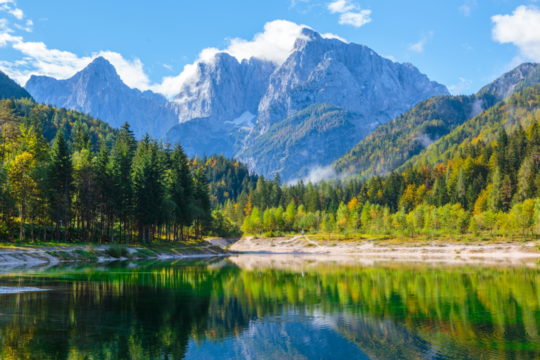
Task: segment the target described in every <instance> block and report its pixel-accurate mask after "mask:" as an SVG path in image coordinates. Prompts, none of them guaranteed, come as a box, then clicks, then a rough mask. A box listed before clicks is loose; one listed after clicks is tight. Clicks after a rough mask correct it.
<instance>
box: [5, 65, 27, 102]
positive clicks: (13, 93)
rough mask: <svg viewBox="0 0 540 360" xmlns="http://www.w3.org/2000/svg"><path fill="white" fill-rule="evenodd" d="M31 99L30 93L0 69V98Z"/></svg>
mask: <svg viewBox="0 0 540 360" xmlns="http://www.w3.org/2000/svg"><path fill="white" fill-rule="evenodd" d="M25 98H26V99H32V95H30V94H29V93H28V91H26V89H24V88H23V87H21V86H19V84H17V83H16V82H15V81H13V80H11V79H10V78H9V76H7V75H6V74H4V73H3V72H2V71H0V99H25Z"/></svg>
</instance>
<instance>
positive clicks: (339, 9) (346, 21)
mask: <svg viewBox="0 0 540 360" xmlns="http://www.w3.org/2000/svg"><path fill="white" fill-rule="evenodd" d="M327 9H328V11H330V13H332V14H335V13H340V14H341V15H340V16H339V23H340V25H352V26H354V27H356V28H359V27H360V26H362V25H365V24H367V23H369V22H371V10H360V6H358V5H357V4H354V3H352V2H351V1H350V0H336V1H334V2H332V3H330V4H328V6H327ZM351 10H360V11H359V12H352V11H351Z"/></svg>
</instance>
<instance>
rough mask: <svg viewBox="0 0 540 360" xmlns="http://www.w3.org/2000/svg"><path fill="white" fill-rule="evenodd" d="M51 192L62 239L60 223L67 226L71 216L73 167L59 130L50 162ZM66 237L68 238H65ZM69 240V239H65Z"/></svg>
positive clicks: (57, 227) (57, 235)
mask: <svg viewBox="0 0 540 360" xmlns="http://www.w3.org/2000/svg"><path fill="white" fill-rule="evenodd" d="M48 179H49V191H48V194H49V196H50V202H51V204H52V209H53V214H52V217H53V219H54V221H55V222H56V223H57V226H56V233H57V234H56V237H57V239H59V238H60V227H59V226H58V225H60V222H61V221H62V222H63V224H64V225H65V224H67V223H68V221H69V218H70V215H71V200H72V199H71V191H72V189H73V165H72V163H71V152H70V150H69V148H68V145H67V142H66V139H65V137H64V132H63V131H62V129H59V130H58V133H57V135H56V138H55V140H54V142H53V145H52V146H51V150H50V161H49V176H48ZM64 237H66V236H64ZM64 240H67V239H64Z"/></svg>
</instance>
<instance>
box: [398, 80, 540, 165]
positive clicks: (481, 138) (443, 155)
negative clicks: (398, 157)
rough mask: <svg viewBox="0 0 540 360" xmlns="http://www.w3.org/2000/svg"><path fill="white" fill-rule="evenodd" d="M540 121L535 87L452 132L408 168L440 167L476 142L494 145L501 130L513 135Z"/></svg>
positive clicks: (538, 91)
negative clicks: (520, 129) (438, 165)
mask: <svg viewBox="0 0 540 360" xmlns="http://www.w3.org/2000/svg"><path fill="white" fill-rule="evenodd" d="M539 121H540V85H535V86H534V87H527V88H524V89H522V90H520V91H518V92H516V93H514V94H512V95H511V96H510V97H509V98H508V99H506V100H503V101H500V102H498V103H497V104H496V105H495V106H493V107H491V108H490V109H488V110H486V111H484V112H482V113H481V114H480V115H478V116H476V117H474V118H473V119H471V120H469V121H467V122H465V123H464V124H463V125H461V126H459V127H457V128H455V129H454V130H452V131H451V132H450V133H449V134H448V135H446V136H444V137H442V138H441V139H439V140H438V141H436V142H435V143H433V144H432V145H431V146H429V147H428V148H427V149H426V150H425V151H424V152H422V153H421V154H419V155H417V156H415V157H413V158H411V159H410V160H409V161H408V163H407V164H412V165H414V166H415V167H418V166H422V165H435V164H438V163H442V162H445V161H448V160H449V159H452V158H453V157H454V156H455V154H456V152H458V151H461V150H462V149H464V148H466V147H467V146H469V145H475V144H477V143H478V142H484V143H491V142H493V141H494V140H495V139H496V136H497V134H498V133H499V132H500V131H501V130H504V129H506V130H507V131H508V132H513V131H515V130H516V129H517V127H518V126H522V127H523V128H525V129H526V128H528V127H530V126H531V125H532V124H533V123H535V122H536V123H537V122H539ZM486 160H487V159H486ZM407 164H405V166H406V165H407Z"/></svg>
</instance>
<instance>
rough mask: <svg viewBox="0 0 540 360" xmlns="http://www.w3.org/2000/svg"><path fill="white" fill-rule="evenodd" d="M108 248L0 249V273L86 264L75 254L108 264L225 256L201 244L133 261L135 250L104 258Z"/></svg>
mask: <svg viewBox="0 0 540 360" xmlns="http://www.w3.org/2000/svg"><path fill="white" fill-rule="evenodd" d="M108 247H109V246H108V245H100V246H93V247H91V248H90V247H88V246H29V247H15V246H13V247H0V269H2V268H12V267H13V266H24V267H33V266H43V265H55V264H58V263H61V262H78V261H89V260H88V259H84V258H81V257H80V256H79V255H78V254H77V253H76V250H83V251H93V252H95V253H99V254H100V255H99V256H97V259H95V260H94V261H97V262H108V261H126V260H132V259H137V258H141V259H156V260H175V259H181V258H186V257H209V256H223V255H227V253H226V252H224V251H221V250H220V249H219V248H217V249H216V246H214V245H212V244H211V243H202V244H201V246H198V247H179V248H177V249H170V250H169V251H158V252H157V253H156V254H155V255H153V256H145V257H137V255H138V254H137V252H138V250H139V249H142V248H139V247H128V248H127V249H128V251H129V253H130V255H131V256H132V257H131V258H125V257H120V258H114V257H110V256H106V255H105V254H103V251H104V250H106V249H107V248H108ZM56 252H64V253H67V254H69V256H70V259H69V260H62V259H61V258H59V257H58V256H54V253H56Z"/></svg>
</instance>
